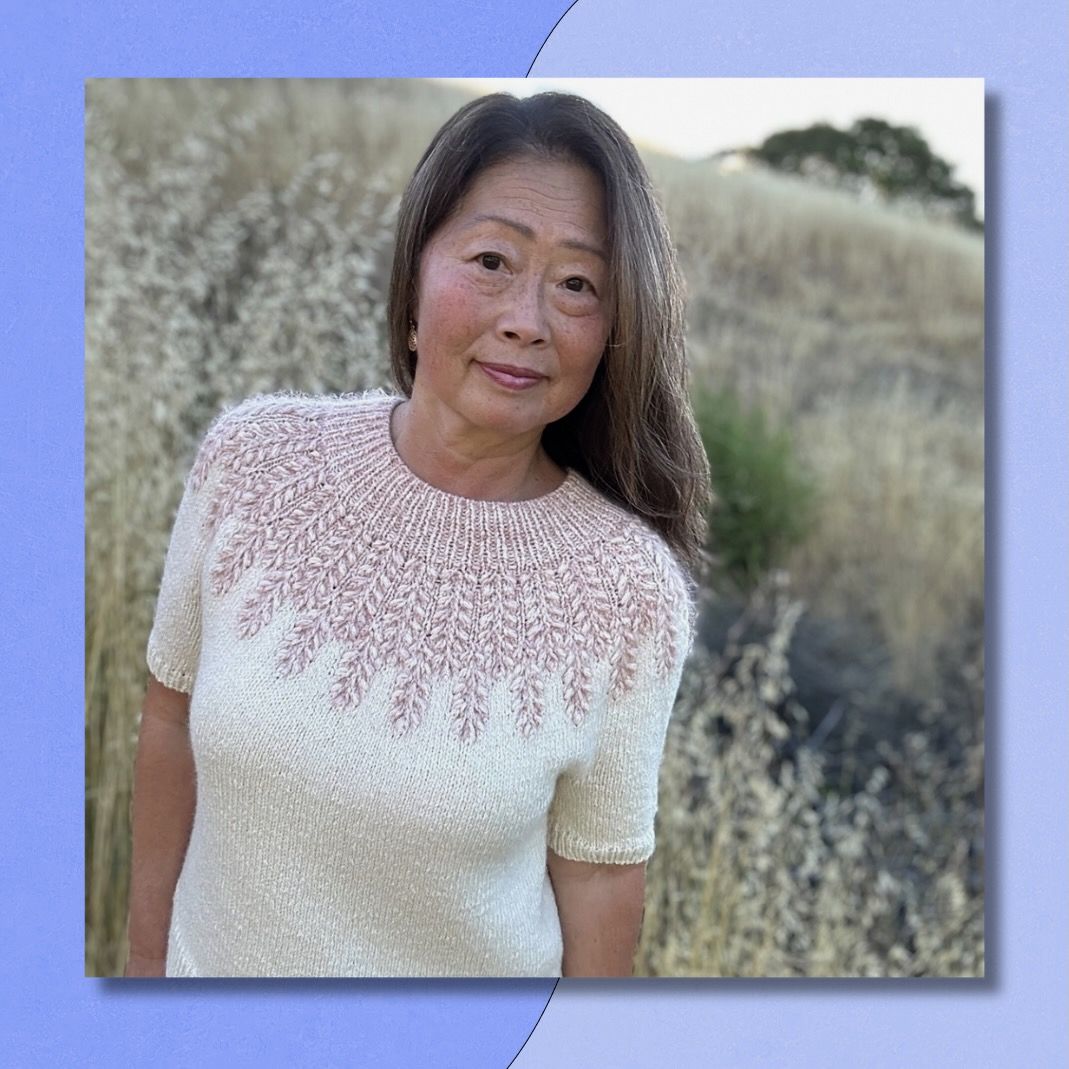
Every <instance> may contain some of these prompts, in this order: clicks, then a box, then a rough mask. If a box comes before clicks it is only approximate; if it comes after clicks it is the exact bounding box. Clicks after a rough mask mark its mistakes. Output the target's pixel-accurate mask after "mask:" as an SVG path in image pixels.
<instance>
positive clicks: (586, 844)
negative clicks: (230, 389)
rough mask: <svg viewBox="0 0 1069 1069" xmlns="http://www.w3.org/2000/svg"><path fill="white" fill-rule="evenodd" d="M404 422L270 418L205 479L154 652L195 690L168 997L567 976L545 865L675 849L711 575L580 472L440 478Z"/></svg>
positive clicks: (167, 580)
mask: <svg viewBox="0 0 1069 1069" xmlns="http://www.w3.org/2000/svg"><path fill="white" fill-rule="evenodd" d="M401 400H403V398H401V397H399V396H393V395H390V394H386V393H384V392H382V391H370V392H367V393H364V394H348V395H342V396H329V397H309V396H304V395H296V394H274V395H269V396H261V397H255V398H252V399H250V400H247V401H245V402H242V403H241V404H239V405H237V406H236V407H234V408H231V409H229V410H226V411H224V412H223V413H222V414H221V415H220V416H219V417H218V418H217V419H216V421H215V422H214V424H213V425H212V426H211V428H210V429H209V431H208V433H207V435H206V436H205V438H204V441H203V443H202V444H201V447H200V451H199V453H198V456H197V459H196V462H195V464H194V466H193V469H192V471H191V472H190V475H189V478H188V479H187V481H186V487H185V492H184V494H183V497H182V501H181V504H180V506H179V509H178V514H177V517H176V519H175V522H174V527H173V530H172V534H171V542H170V546H169V548H168V551H167V557H166V562H165V566H164V573H163V579H162V582H161V585H160V592H159V599H158V603H157V607H156V615H155V620H154V624H153V627H152V633H151V635H150V637H149V642H148V650H147V660H148V666H149V668H150V669H151V671H152V673H153V674H154V675H155V676H156V677H157V678H158V679H160V680H161V681H162V682H163V683H165V684H166V685H168V686H170V687H173V688H176V689H179V690H183V691H186V692H190V693H191V694H192V698H191V703H190V736H191V740H192V746H193V753H194V761H195V766H196V775H197V794H196V798H197V801H196V813H195V817H194V822H193V829H192V834H191V838H190V842H189V847H188V851H187V853H186V857H185V861H184V864H183V868H182V872H181V876H180V878H179V881H178V886H177V888H176V891H175V897H174V908H173V915H172V920H171V928H170V937H169V945H168V949H167V975H168V976H476V975H479V976H559V975H560V970H561V950H562V944H561V932H560V924H559V920H558V916H557V909H556V900H555V898H554V895H553V889H552V885H551V883H550V880H549V876H548V873H547V869H546V848H547V846H549V847H551V848H552V849H553V850H554V851H556V852H557V853H558V854H560V855H562V856H564V857H567V858H573V859H576V860H585V861H595V862H615V863H626V862H636V861H641V860H644V859H646V858H647V857H649V855H650V854H651V853H652V851H653V845H654V841H653V828H654V815H655V812H656V808H657V773H658V766H659V763H660V759H661V753H662V749H663V745H664V738H665V732H666V728H667V722H668V717H669V714H670V712H671V710H672V705H673V702H674V699H675V695H676V689H677V687H678V684H679V680H680V676H681V673H682V669H683V662H684V659H685V658H686V656H687V654H688V652H689V649H690V647H691V643H692V640H693V635H694V623H695V602H694V598H693V588H692V586H691V585H690V582H689V580H688V579H687V577H686V575H685V573H684V572H683V571H682V569H681V568H680V566H679V565H678V563H677V562H676V559H675V557H674V556H673V555H672V553H671V552H670V551H669V549H668V547H667V545H666V544H665V542H664V541H663V540H662V539H661V537H660V536H659V535H658V534H656V533H655V532H654V531H653V530H652V529H651V528H650V527H649V526H648V525H647V524H646V523H645V522H643V521H642V520H640V519H639V518H638V517H636V516H635V515H633V514H631V513H630V512H628V511H626V510H624V509H622V508H620V507H619V506H617V505H616V504H614V503H612V502H610V501H609V500H608V499H607V498H605V497H604V496H603V495H602V494H600V493H598V492H597V491H596V490H595V489H594V488H593V487H592V486H591V485H590V483H589V482H588V481H587V480H586V479H584V478H583V477H582V476H581V475H580V474H579V473H578V472H576V471H575V470H572V469H570V470H569V471H568V474H567V478H566V480H565V481H564V483H562V484H561V486H560V487H558V488H557V489H556V490H554V491H552V492H551V493H549V494H547V495H545V496H543V497H539V498H536V499H533V500H529V501H516V502H497V501H478V500H472V499H469V498H463V497H458V496H455V495H452V494H449V493H446V492H445V491H442V490H439V489H437V488H435V487H432V486H430V485H429V484H427V483H424V482H423V481H421V480H420V479H419V478H417V477H416V476H415V475H414V474H413V473H412V472H411V471H410V470H409V468H408V467H407V466H406V465H405V463H404V462H403V461H402V459H401V458H400V456H399V454H398V453H397V452H396V450H395V448H394V446H393V441H392V437H391V433H390V413H391V411H392V409H393V407H394V405H396V404H397V403H398V402H400V401H401Z"/></svg>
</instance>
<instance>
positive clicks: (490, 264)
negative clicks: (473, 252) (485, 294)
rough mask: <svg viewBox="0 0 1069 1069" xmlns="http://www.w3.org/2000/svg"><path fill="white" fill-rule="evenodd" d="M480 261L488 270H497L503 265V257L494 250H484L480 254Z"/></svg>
mask: <svg viewBox="0 0 1069 1069" xmlns="http://www.w3.org/2000/svg"><path fill="white" fill-rule="evenodd" d="M479 263H481V264H482V265H483V267H485V268H486V270H487V271H496V270H497V269H498V268H499V267H500V266H501V257H500V256H498V255H497V254H496V253H493V252H484V253H481V254H480V255H479Z"/></svg>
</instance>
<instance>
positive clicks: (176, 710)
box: [124, 675, 196, 976]
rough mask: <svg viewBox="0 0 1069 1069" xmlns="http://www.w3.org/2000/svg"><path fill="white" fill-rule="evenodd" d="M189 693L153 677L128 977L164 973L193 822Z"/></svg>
mask: <svg viewBox="0 0 1069 1069" xmlns="http://www.w3.org/2000/svg"><path fill="white" fill-rule="evenodd" d="M195 798H196V781H195V777H194V770H193V751H192V749H191V748H190V744H189V695H188V694H184V693H183V692H182V691H180V690H172V689H171V688H170V687H165V686H164V685H163V684H162V683H161V682H160V681H159V680H158V679H156V678H155V677H154V676H152V675H150V676H149V684H148V688H147V690H146V692H145V701H144V704H143V706H142V711H141V730H140V732H139V734H138V740H137V756H136V758H135V760H134V794H133V803H132V821H131V823H132V827H133V855H132V859H131V864H130V917H129V924H128V934H129V942H130V956H129V959H128V961H127V964H126V971H125V973H124V975H125V976H163V975H164V963H165V961H166V958H167V935H168V931H169V929H170V925H171V903H172V900H173V898H174V889H175V885H176V884H177V883H178V874H179V873H180V872H181V870H182V862H183V860H184V859H185V853H186V847H187V845H188V844H189V833H190V829H191V828H192V826H193V806H194V801H195Z"/></svg>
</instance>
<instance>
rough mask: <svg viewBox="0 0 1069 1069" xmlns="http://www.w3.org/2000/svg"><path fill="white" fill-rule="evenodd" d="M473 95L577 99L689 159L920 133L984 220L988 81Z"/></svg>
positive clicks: (595, 86) (597, 81)
mask: <svg viewBox="0 0 1069 1069" xmlns="http://www.w3.org/2000/svg"><path fill="white" fill-rule="evenodd" d="M448 80H449V81H452V82H454V83H456V84H459V85H463V86H466V87H467V88H469V89H471V90H473V91H475V92H483V93H488V92H494V91H495V90H498V89H503V90H506V91H507V92H510V93H514V94H515V95H516V96H528V95H530V94H531V93H537V92H541V91H543V90H545V89H563V90H566V91H568V92H573V93H579V94H581V95H582V96H585V97H587V98H588V99H589V100H591V101H593V102H594V103H595V104H597V105H598V106H599V107H601V108H603V109H604V110H605V111H607V112H608V113H609V114H610V115H611V116H612V117H613V118H614V119H615V120H616V121H617V122H618V123H619V124H620V125H621V126H622V127H623V128H624V129H625V130H626V131H627V132H628V133H629V134H630V135H631V137H632V138H634V140H635V141H636V143H638V144H640V145H644V146H648V147H649V148H652V149H657V150H660V151H662V152H668V153H671V154H673V155H676V156H682V157H683V158H685V159H694V158H697V157H701V156H707V155H709V154H710V153H712V152H716V151H718V150H720V149H725V148H736V147H742V146H744V145H756V144H759V143H760V142H761V141H763V140H764V139H765V138H766V137H767V136H768V135H769V134H773V133H776V132H777V131H779V130H786V129H794V128H798V127H804V126H809V125H810V124H812V123H815V122H828V123H831V124H832V125H833V126H836V127H840V128H845V127H848V126H849V125H850V124H851V123H852V122H853V121H854V120H855V119H861V118H878V119H885V120H886V121H887V122H889V123H892V124H893V125H895V126H913V127H915V128H916V129H917V131H918V132H919V133H920V134H921V136H922V137H923V138H924V139H925V140H926V141H927V142H928V145H929V147H930V148H931V149H932V151H933V152H935V153H936V154H937V155H939V156H942V157H943V159H945V160H946V161H947V163H949V164H952V165H953V166H954V168H955V170H954V177H955V178H956V179H957V180H958V181H960V182H964V183H965V184H966V185H967V186H969V187H970V188H971V189H972V190H973V191H974V192H975V193H976V198H977V215H979V216H980V217H981V218H982V217H983V214H984V211H983V196H984V80H983V78H452V79H448Z"/></svg>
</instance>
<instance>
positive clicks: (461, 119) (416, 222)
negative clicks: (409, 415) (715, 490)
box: [388, 93, 711, 579]
mask: <svg viewBox="0 0 1069 1069" xmlns="http://www.w3.org/2000/svg"><path fill="white" fill-rule="evenodd" d="M525 156H534V157H538V158H543V159H551V160H561V161H567V162H573V163H577V164H580V165H583V166H586V167H589V168H590V170H591V171H592V172H593V173H594V174H595V175H596V176H597V177H598V179H599V180H600V182H601V185H602V189H603V191H604V199H605V213H606V226H607V234H608V242H609V249H608V252H609V275H610V279H611V286H610V288H611V291H612V294H613V303H614V307H615V317H614V320H613V323H612V327H611V330H610V333H609V338H608V342H607V344H606V347H605V352H604V354H603V356H602V359H601V362H600V363H599V364H598V368H597V371H596V372H595V374H594V378H593V381H592V382H591V385H590V389H589V390H588V391H587V393H586V395H585V396H584V397H583V399H582V400H581V401H580V402H579V404H578V405H576V407H575V408H574V409H572V411H571V412H569V413H568V414H567V415H566V416H564V417H562V418H561V419H559V420H556V421H555V422H553V423H550V424H549V425H548V426H547V427H546V429H545V431H544V432H543V434H542V446H543V448H544V449H545V450H546V452H547V453H548V454H549V456H550V457H552V459H553V460H554V461H555V462H556V463H557V464H559V465H561V466H562V467H572V468H575V469H576V470H577V471H579V472H580V473H581V474H582V475H583V476H585V477H586V478H587V479H588V480H589V481H590V482H591V484H592V485H594V486H596V487H597V488H598V489H599V490H600V491H601V492H602V493H604V494H606V495H607V496H608V497H609V498H611V499H612V500H614V501H616V502H617V503H618V504H621V505H623V506H624V507H625V508H628V509H630V510H631V511H632V512H635V513H637V514H638V515H639V516H642V517H643V518H645V520H646V521H647V522H648V523H649V524H650V525H651V526H652V527H653V528H654V529H655V530H657V531H658V532H659V533H660V534H661V536H662V537H663V538H664V539H665V541H666V542H667V543H668V545H669V546H670V548H671V549H672V550H673V552H674V553H675V554H676V556H677V557H678V558H679V559H680V561H681V562H682V563H683V564H684V565H685V566H686V567H687V568H688V569H689V570H690V572H691V577H692V579H693V578H695V576H696V575H697V573H699V572H700V571H701V570H702V563H703V557H704V555H703V553H702V547H703V546H704V543H705V536H706V515H707V510H708V508H709V504H710V501H711V489H710V482H709V465H708V461H707V459H706V455H705V450H704V448H703V446H702V441H701V437H700V435H699V433H698V429H697V426H696V424H695V420H694V415H693V412H692V410H691V405H690V396H689V392H688V387H687V360H686V345H685V337H684V287H683V280H682V276H681V275H680V272H679V267H678V265H677V262H676V255H675V249H674V247H673V245H672V240H671V237H670V235H669V233H668V227H667V224H666V223H665V219H664V214H663V212H662V211H661V207H660V205H659V203H658V201H657V198H656V195H655V193H654V190H653V186H652V183H651V182H650V178H649V175H648V173H647V172H646V168H645V165H644V164H643V163H642V159H641V158H640V156H639V154H638V151H637V150H636V149H635V146H634V145H633V144H632V142H631V140H630V138H629V137H628V136H627V134H625V133H624V131H623V130H622V129H621V128H620V127H619V126H618V125H617V123H616V122H614V121H613V120H612V119H611V118H609V116H608V115H606V114H605V113H604V112H603V111H601V110H600V109H599V108H597V107H595V106H594V105H593V104H591V103H590V102H589V101H588V100H586V99H584V98H583V97H579V96H575V95H573V94H570V93H539V94H537V95H535V96H531V97H527V98H525V99H518V98H516V97H514V96H512V95H511V94H509V93H493V94H490V95H489V96H484V97H480V98H478V99H476V100H473V101H471V102H470V103H468V104H465V105H464V106H463V107H462V108H461V109H460V110H459V111H457V112H456V113H455V114H454V115H453V116H452V117H451V118H450V119H448V120H447V121H446V123H445V125H444V126H442V128H441V129H440V130H439V131H438V132H437V133H436V134H435V135H434V138H433V139H432V140H431V143H430V145H429V146H428V147H427V150H426V151H425V152H424V153H423V157H422V158H421V159H420V161H419V163H418V164H417V166H416V169H415V172H414V173H413V175H412V178H411V179H410V181H409V183H408V186H407V188H406V189H405V193H404V196H403V198H402V200H401V205H400V209H399V215H398V221H397V240H396V247H395V251H394V261H393V271H392V275H391V278H390V295H389V309H388V317H389V333H390V360H391V364H392V367H393V374H394V379H395V381H396V383H397V385H398V387H399V388H400V389H401V391H402V392H403V393H404V394H405V396H407V397H411V395H412V385H413V380H414V377H415V368H416V354H415V353H412V352H410V351H409V348H408V340H407V339H408V330H409V322H410V319H411V318H412V316H411V313H412V308H413V307H414V303H415V297H416V291H417V273H418V270H419V261H420V255H421V253H422V251H423V248H424V246H425V245H426V244H427V242H428V240H429V239H430V238H431V236H432V235H433V234H434V232H435V231H436V230H437V229H438V227H439V226H441V225H442V224H443V223H444V222H445V221H446V220H447V219H448V218H449V216H450V214H451V213H452V212H453V211H454V210H455V209H456V207H457V205H458V204H459V202H460V200H461V199H462V198H463V196H464V195H465V193H466V192H467V191H468V189H470V187H471V184H472V181H473V180H474V179H475V177H476V176H477V175H478V174H479V173H480V172H482V171H484V170H486V169H487V168H489V167H492V166H494V165H495V164H498V163H501V162H503V161H505V160H511V159H515V158H517V157H525Z"/></svg>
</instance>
